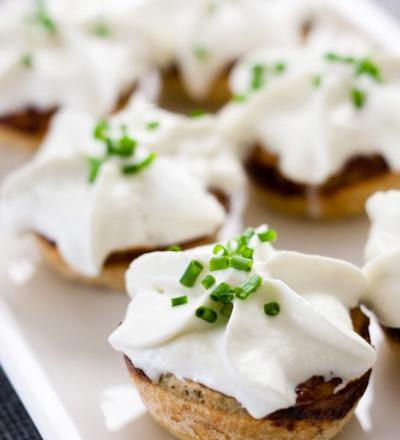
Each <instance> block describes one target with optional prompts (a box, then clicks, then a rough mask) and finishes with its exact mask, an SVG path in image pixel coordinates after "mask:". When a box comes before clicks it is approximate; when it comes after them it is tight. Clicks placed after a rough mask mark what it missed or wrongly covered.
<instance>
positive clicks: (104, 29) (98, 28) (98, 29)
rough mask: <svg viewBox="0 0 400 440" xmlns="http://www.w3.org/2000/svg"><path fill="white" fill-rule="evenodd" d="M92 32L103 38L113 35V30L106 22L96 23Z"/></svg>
mask: <svg viewBox="0 0 400 440" xmlns="http://www.w3.org/2000/svg"><path fill="white" fill-rule="evenodd" d="M92 32H93V34H95V35H97V36H98V37H101V38H107V37H109V36H110V35H111V30H110V28H109V27H108V26H107V25H106V24H105V23H96V24H95V25H94V26H93V29H92Z"/></svg>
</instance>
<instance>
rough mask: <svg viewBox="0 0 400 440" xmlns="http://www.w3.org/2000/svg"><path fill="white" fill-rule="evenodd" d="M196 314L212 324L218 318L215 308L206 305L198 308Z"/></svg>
mask: <svg viewBox="0 0 400 440" xmlns="http://www.w3.org/2000/svg"><path fill="white" fill-rule="evenodd" d="M196 316H197V318H199V319H202V320H203V321H206V322H209V323H210V324H213V323H214V322H215V321H216V320H217V318H218V315H217V313H216V312H215V311H214V310H213V309H211V308H210V307H204V306H201V307H198V308H197V309H196Z"/></svg>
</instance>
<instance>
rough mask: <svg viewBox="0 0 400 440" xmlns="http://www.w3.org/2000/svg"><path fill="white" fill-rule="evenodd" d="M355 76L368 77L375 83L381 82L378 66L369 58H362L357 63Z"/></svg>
mask: <svg viewBox="0 0 400 440" xmlns="http://www.w3.org/2000/svg"><path fill="white" fill-rule="evenodd" d="M355 75H356V76H361V75H368V76H370V77H371V78H372V79H374V80H375V81H376V82H379V83H380V82H382V76H381V72H380V69H379V67H378V65H377V64H376V63H374V62H373V61H372V60H370V59H369V58H363V59H361V60H359V61H358V62H357V65H356V71H355Z"/></svg>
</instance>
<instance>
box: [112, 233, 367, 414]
mask: <svg viewBox="0 0 400 440" xmlns="http://www.w3.org/2000/svg"><path fill="white" fill-rule="evenodd" d="M250 246H251V247H253V248H254V249H255V252H254V265H253V269H252V271H251V272H250V273H246V272H243V271H239V270H236V269H232V268H230V269H227V270H222V271H217V272H212V274H213V275H214V276H215V278H216V283H215V284H214V286H213V287H211V289H210V290H208V291H207V290H205V289H204V287H203V286H202V285H201V283H200V280H202V279H203V278H204V277H205V276H206V275H207V274H208V273H209V272H208V263H209V260H210V258H211V257H212V256H213V253H212V249H213V247H212V246H211V247H210V246H205V247H200V248H197V249H193V250H190V251H186V252H178V253H172V252H157V253H152V254H147V255H145V256H142V257H140V258H139V259H137V260H136V261H135V262H134V263H133V264H132V265H131V267H130V269H129V271H128V272H127V276H126V281H127V290H128V292H129V294H130V296H131V297H132V301H131V304H130V306H129V308H128V311H127V314H126V317H125V320H124V322H123V323H122V324H121V326H120V327H119V328H118V329H117V330H116V331H115V332H114V333H113V334H112V335H111V337H110V342H111V344H112V345H113V347H114V348H115V349H116V350H118V351H121V352H123V353H125V354H126V355H127V356H128V357H129V358H130V359H131V361H132V362H133V363H134V365H135V366H136V367H137V368H140V369H142V370H143V371H144V372H145V374H146V375H147V376H148V377H149V378H150V379H151V380H153V381H158V380H159V378H160V376H161V375H162V374H165V373H173V374H175V375H176V376H177V377H178V378H180V379H189V380H193V381H196V382H198V383H201V384H203V385H205V386H207V387H209V388H211V389H213V390H216V391H218V392H220V393H223V394H225V395H227V396H232V397H234V398H235V399H237V401H238V402H240V403H241V404H242V406H243V407H244V408H245V409H246V410H247V411H248V412H249V413H250V414H251V415H252V416H253V417H255V418H262V417H265V416H267V415H268V414H271V413H272V412H274V411H276V410H278V409H282V408H286V407H290V406H292V405H294V404H295V402H296V392H295V389H296V386H297V385H299V384H300V383H302V382H304V381H306V380H308V379H310V378H311V377H313V376H319V375H320V376H324V377H325V378H327V379H328V378H332V377H340V378H342V379H343V381H344V382H345V383H346V382H347V381H350V380H353V379H356V378H358V377H360V376H361V375H363V374H364V373H365V372H366V371H367V370H368V369H369V368H370V367H371V366H372V365H373V363H374V361H375V353H374V350H373V348H372V347H371V346H370V345H369V344H368V343H367V342H366V341H365V340H363V339H362V338H361V337H360V336H359V335H358V334H356V333H355V332H354V331H353V328H352V322H351V318H350V315H349V309H350V308H353V307H356V306H357V304H358V302H359V299H360V298H361V297H362V296H363V295H364V294H365V291H366V289H367V283H366V279H365V277H364V276H363V274H362V272H361V271H360V270H358V269H357V268H355V267H354V266H352V265H350V264H348V263H345V262H343V261H340V260H334V259H329V258H323V257H318V256H308V255H303V254H298V253H294V252H285V251H275V250H274V249H273V248H272V247H271V246H270V245H269V244H266V243H264V244H262V243H260V242H259V239H258V237H257V236H255V237H253V239H252V240H251V242H250ZM191 260H197V261H199V262H201V263H202V265H203V266H204V269H203V271H202V273H201V274H200V277H199V278H198V280H197V282H196V284H195V285H194V287H192V288H186V287H184V286H182V285H181V284H180V282H179V279H180V278H181V276H182V274H183V273H184V271H185V269H186V267H187V266H188V264H189V262H190V261H191ZM254 274H259V275H260V276H261V277H262V279H263V284H262V286H261V287H260V288H259V289H258V290H257V291H256V292H255V293H253V294H252V295H250V297H249V298H248V299H247V300H244V301H241V300H238V299H237V300H235V301H234V305H233V312H232V315H231V317H230V319H229V321H227V320H226V319H225V318H223V317H222V316H220V315H219V317H218V320H217V321H216V322H215V323H214V324H210V323H208V322H205V321H202V320H200V319H199V318H197V317H196V316H195V310H196V309H197V308H198V307H199V306H208V307H213V308H215V310H218V306H217V304H216V303H215V302H213V301H212V300H211V299H210V298H209V294H210V292H211V290H212V289H213V288H214V287H215V286H217V285H218V284H219V283H221V282H227V283H228V284H230V285H231V286H233V287H234V286H237V285H239V284H241V283H242V282H243V281H244V280H246V279H248V278H249V277H250V276H252V275H254ZM181 295H187V296H188V299H189V302H188V304H185V305H181V306H177V307H171V299H172V298H174V297H178V296H181ZM271 301H277V302H278V303H279V304H280V308H281V310H280V313H279V314H278V315H277V316H274V317H272V316H267V315H266V314H265V313H264V310H263V307H264V304H266V303H269V302H271Z"/></svg>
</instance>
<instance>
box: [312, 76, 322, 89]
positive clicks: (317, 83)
mask: <svg viewBox="0 0 400 440" xmlns="http://www.w3.org/2000/svg"><path fill="white" fill-rule="evenodd" d="M311 83H312V85H313V86H314V87H320V86H321V84H322V78H321V75H314V76H313V77H312V80H311Z"/></svg>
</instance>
